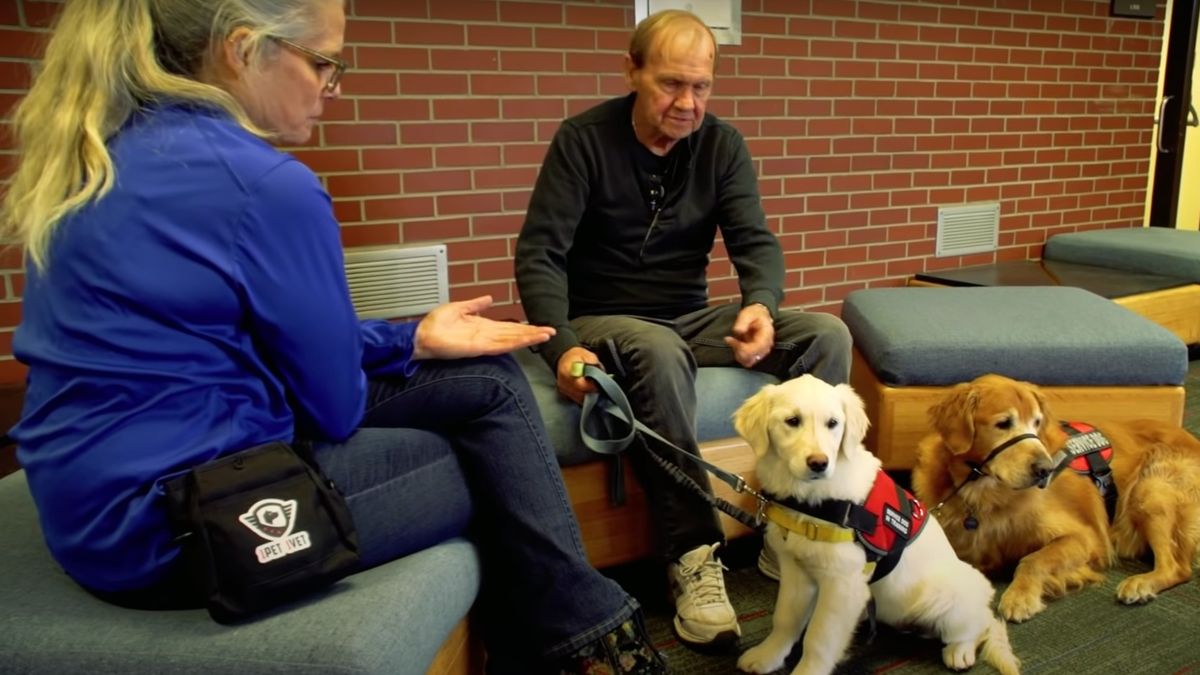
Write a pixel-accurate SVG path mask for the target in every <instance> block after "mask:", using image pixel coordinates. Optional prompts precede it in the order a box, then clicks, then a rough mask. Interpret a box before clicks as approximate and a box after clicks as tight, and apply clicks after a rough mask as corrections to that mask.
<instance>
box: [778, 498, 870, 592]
mask: <svg viewBox="0 0 1200 675" xmlns="http://www.w3.org/2000/svg"><path fill="white" fill-rule="evenodd" d="M764 515H765V516H766V517H767V520H769V521H771V522H772V523H775V524H776V525H778V526H780V527H782V528H783V529H784V530H785V531H786V532H791V533H795V534H798V535H800V536H801V537H804V538H805V539H811V540H812V541H823V542H828V543H831V544H836V543H840V542H846V541H854V540H855V538H856V535H855V533H854V530H853V529H851V528H849V527H841V526H840V525H834V524H833V523H830V522H829V521H827V520H820V519H819V518H812V517H810V516H808V515H806V514H803V513H800V512H798V511H793V510H791V509H789V508H785V507H783V506H780V505H779V504H776V503H775V502H771V503H769V504H767V507H766V510H765V512H764ZM784 538H785V539H786V538H787V534H786V533H785V534H784ZM874 572H875V562H873V561H872V562H868V563H867V564H866V565H865V566H863V574H865V575H866V576H867V577H868V578H870V576H871V574H873V573H874Z"/></svg>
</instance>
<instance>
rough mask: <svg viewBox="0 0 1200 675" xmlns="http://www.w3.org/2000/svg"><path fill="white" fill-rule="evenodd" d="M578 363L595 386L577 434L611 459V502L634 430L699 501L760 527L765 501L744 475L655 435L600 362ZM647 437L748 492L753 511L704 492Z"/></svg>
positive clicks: (618, 493)
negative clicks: (754, 511)
mask: <svg viewBox="0 0 1200 675" xmlns="http://www.w3.org/2000/svg"><path fill="white" fill-rule="evenodd" d="M578 365H582V366H583V370H582V372H581V373H580V375H582V376H583V377H586V378H588V379H589V380H591V381H592V382H594V383H595V384H596V389H597V390H596V391H595V392H593V393H589V394H588V395H587V396H585V397H584V399H583V410H582V411H581V413H580V415H579V435H580V436H581V437H582V439H583V443H584V445H586V446H587V447H588V448H590V449H591V450H592V451H593V452H597V453H600V454H602V455H610V456H612V457H614V458H615V459H616V464H615V467H614V473H615V475H614V476H613V477H612V479H613V481H614V482H613V483H611V495H610V496H611V497H612V499H613V503H616V504H620V503H623V502H624V498H625V492H624V488H623V484H624V483H623V474H622V472H621V471H622V469H621V464H620V457H621V453H622V452H623V451H625V449H626V448H628V447H629V446H630V445H631V444H632V443H633V441H634V438H636V437H637V435H638V433H639V432H640V433H641V434H642V439H641V444H642V447H644V448H645V449H646V452H648V453H649V454H650V457H651V458H652V459H653V460H654V463H655V464H657V465H658V466H659V467H660V468H661V469H662V470H663V471H665V472H667V474H668V475H669V476H671V478H672V479H674V480H675V481H676V482H677V483H679V484H680V485H683V486H684V487H686V488H688V489H689V490H691V491H693V492H695V493H696V494H697V495H699V496H700V497H702V498H703V499H704V501H706V502H708V504H709V505H711V506H712V507H714V508H716V509H718V510H719V511H721V512H722V513H725V514H727V515H729V516H730V517H731V518H733V519H735V520H737V521H738V522H740V523H742V524H743V525H745V526H747V527H749V528H751V529H753V530H761V529H762V528H763V516H762V514H763V509H764V508H765V507H766V504H767V498H766V497H764V496H763V495H762V494H760V493H759V492H757V491H755V490H754V489H753V488H751V487H750V485H749V484H748V483H746V479H744V478H742V477H741V476H739V475H737V474H735V473H731V472H729V471H726V470H725V469H722V468H721V467H719V466H717V465H715V464H713V463H711V462H709V461H707V460H705V459H704V458H703V457H700V456H699V455H697V454H695V453H692V452H689V451H687V450H684V449H683V448H680V447H679V446H677V445H675V444H674V443H672V442H670V441H668V440H667V439H665V438H663V437H662V436H660V435H659V434H658V433H657V432H655V431H654V430H653V429H651V428H649V427H647V426H646V425H644V424H642V423H641V422H639V421H638V419H637V418H636V417H634V415H633V408H632V406H631V405H630V404H629V399H628V398H626V397H625V392H623V391H621V387H620V386H619V385H618V384H617V382H616V380H614V379H613V378H612V376H610V375H609V374H608V373H606V372H604V370H602V369H601V368H598V367H596V366H593V365H590V364H578ZM578 365H577V366H576V367H578ZM647 439H653V440H655V441H657V442H658V443H660V444H662V445H663V446H664V447H665V448H667V449H668V450H674V451H675V452H677V453H679V455H680V456H683V457H687V458H688V459H690V460H692V461H694V462H696V463H697V464H699V465H700V466H702V467H704V468H705V469H706V470H707V471H708V472H709V473H711V474H713V475H714V476H716V477H717V478H719V479H720V480H721V481H722V482H724V483H726V484H727V485H729V487H731V488H733V491H734V492H737V493H739V494H741V493H747V494H750V495H752V496H753V497H754V498H755V499H756V500H757V501H758V511H757V513H756V514H753V515H751V514H750V513H747V512H746V511H745V510H743V509H742V508H740V507H738V506H737V505H736V504H732V503H730V502H728V501H727V500H725V499H722V498H720V497H717V496H715V495H712V494H709V492H708V491H707V490H705V489H704V488H702V487H700V485H699V484H697V483H696V481H694V480H692V478H691V477H690V476H688V475H687V474H685V473H684V472H683V470H681V469H680V468H679V467H678V466H676V465H675V464H673V463H672V462H670V461H669V460H668V459H666V458H665V457H663V456H662V455H660V454H659V453H657V452H655V451H654V450H653V449H652V448H651V447H650V445H651V444H650V443H648V442H647Z"/></svg>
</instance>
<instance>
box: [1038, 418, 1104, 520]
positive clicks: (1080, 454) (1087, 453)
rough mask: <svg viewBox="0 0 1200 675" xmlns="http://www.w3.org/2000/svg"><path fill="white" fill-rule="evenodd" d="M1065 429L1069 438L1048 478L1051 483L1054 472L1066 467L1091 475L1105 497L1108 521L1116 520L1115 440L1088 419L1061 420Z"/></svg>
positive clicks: (1101, 494) (1054, 461) (1057, 455)
mask: <svg viewBox="0 0 1200 675" xmlns="http://www.w3.org/2000/svg"><path fill="white" fill-rule="evenodd" d="M1060 424H1061V426H1062V429H1063V431H1065V432H1066V434H1067V442H1066V444H1064V445H1063V448H1062V450H1059V451H1058V452H1057V453H1055V454H1054V457H1053V458H1051V459H1052V462H1053V464H1054V470H1053V471H1052V472H1051V474H1050V476H1049V477H1048V478H1047V479H1046V483H1047V484H1048V483H1049V481H1050V480H1051V479H1053V478H1054V476H1057V475H1058V474H1059V473H1061V472H1062V471H1063V470H1064V469H1067V468H1070V469H1071V470H1072V471H1074V472H1075V473H1078V474H1080V475H1084V476H1087V477H1088V478H1090V479H1091V481H1092V483H1093V484H1094V485H1095V486H1096V489H1097V490H1099V491H1100V496H1101V497H1102V498H1103V499H1104V510H1105V511H1107V512H1108V522H1109V523H1111V522H1113V518H1114V517H1115V516H1116V513H1117V484H1116V482H1115V481H1114V480H1113V474H1112V466H1111V462H1112V458H1113V454H1114V451H1113V447H1112V441H1110V440H1108V437H1107V436H1105V435H1104V434H1103V433H1102V432H1101V431H1100V430H1099V429H1097V428H1096V427H1093V426H1092V425H1090V424H1087V423H1085V422H1061V423H1060Z"/></svg>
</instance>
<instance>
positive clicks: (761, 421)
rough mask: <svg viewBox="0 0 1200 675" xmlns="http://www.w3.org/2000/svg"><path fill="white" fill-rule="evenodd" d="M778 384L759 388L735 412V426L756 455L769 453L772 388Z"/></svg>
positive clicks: (760, 455)
mask: <svg viewBox="0 0 1200 675" xmlns="http://www.w3.org/2000/svg"><path fill="white" fill-rule="evenodd" d="M776 386H777V385H774V384H768V385H766V386H764V387H763V388H762V389H759V390H758V393H757V394H755V395H753V396H751V397H750V398H748V399H746V400H745V402H743V403H742V405H741V407H739V408H738V409H737V410H735V411H734V412H733V428H734V430H736V431H737V432H738V435H739V436H741V437H742V438H743V439H745V440H746V442H747V443H749V444H750V449H751V450H753V451H754V456H755V457H762V456H763V455H765V454H767V449H768V446H769V445H770V438H769V436H768V434H767V421H768V418H769V413H770V412H771V390H772V389H774V388H775V387H776Z"/></svg>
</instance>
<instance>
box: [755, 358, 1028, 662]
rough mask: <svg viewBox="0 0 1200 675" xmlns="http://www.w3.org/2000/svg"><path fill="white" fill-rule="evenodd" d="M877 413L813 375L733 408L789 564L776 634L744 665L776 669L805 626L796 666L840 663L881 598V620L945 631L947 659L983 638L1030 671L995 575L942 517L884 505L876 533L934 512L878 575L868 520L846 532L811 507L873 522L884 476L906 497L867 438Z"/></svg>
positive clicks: (1000, 655) (991, 655)
mask: <svg viewBox="0 0 1200 675" xmlns="http://www.w3.org/2000/svg"><path fill="white" fill-rule="evenodd" d="M867 424H868V421H867V415H866V412H865V410H864V408H863V402H862V399H860V398H859V397H858V395H857V394H856V393H854V390H853V389H851V388H850V387H849V386H848V385H844V384H841V385H837V386H832V385H830V384H828V383H826V382H823V381H822V380H820V379H817V378H815V377H813V376H811V375H804V376H802V377H799V378H796V379H794V380H789V381H787V382H784V383H783V384H779V385H769V386H767V387H764V388H763V389H762V390H761V391H760V392H759V393H757V394H755V395H754V396H752V397H750V398H749V399H747V400H746V402H745V403H744V404H742V406H741V407H740V408H739V409H738V410H737V411H736V412H735V413H734V426H735V428H736V429H737V432H738V434H740V435H741V436H742V437H743V438H744V439H745V440H746V441H747V442H748V443H749V444H750V447H751V448H753V450H754V453H755V455H756V456H757V464H756V467H755V473H756V475H757V476H758V479H759V481H760V484H761V486H762V488H763V490H764V491H765V492H766V493H768V494H769V495H770V496H771V498H772V500H773V501H772V503H771V504H770V506H768V518H769V522H768V524H767V533H766V543H767V545H768V546H770V547H771V548H772V549H774V551H775V553H776V555H777V556H778V558H779V567H780V580H779V595H778V597H777V598H776V601H775V614H774V622H773V625H772V627H771V633H770V635H768V636H767V638H766V639H765V640H764V641H763V642H762V643H761V644H759V645H758V646H756V647H754V648H753V649H750V650H749V651H747V652H746V653H745V654H743V655H742V656H741V658H740V659H739V660H738V668H740V669H741V670H743V671H747V672H751V673H769V672H772V671H774V670H777V669H778V668H779V667H780V666H782V665H783V662H784V659H785V658H786V657H787V655H788V653H789V652H790V651H791V649H792V646H793V645H794V644H795V643H796V641H797V640H798V639H799V638H800V634H801V633H804V653H803V656H802V657H801V659H800V663H799V664H798V665H797V666H796V668H795V670H793V671H792V675H798V674H809V675H815V674H817V673H830V672H832V671H833V669H834V667H835V666H836V665H837V663H838V661H840V660H841V659H842V657H843V656H844V654H845V651H846V649H847V647H848V646H849V644H850V641H851V638H852V637H853V635H854V630H855V627H856V626H857V625H858V623H859V621H860V620H862V618H863V615H864V611H865V610H866V609H867V605H868V601H869V600H871V599H872V598H874V601H875V612H876V617H877V619H878V620H879V621H882V622H883V623H886V624H888V625H891V626H895V627H898V628H901V629H912V630H917V631H922V632H924V633H926V634H929V635H931V636H936V637H938V638H940V639H941V641H942V642H943V643H944V645H945V647H944V648H943V649H942V660H943V661H944V662H945V664H946V666H947V667H949V668H953V669H955V670H963V669H966V668H970V667H971V666H972V665H974V663H975V654H976V649H977V648H978V647H979V646H980V645H981V644H982V645H983V657H984V659H985V660H986V661H987V662H988V663H990V664H992V665H993V666H994V667H995V668H996V669H997V670H999V671H1000V672H1001V673H1005V674H1009V673H1017V672H1019V662H1018V661H1017V659H1016V657H1015V656H1014V655H1013V653H1012V648H1011V646H1010V645H1009V641H1008V633H1007V629H1006V627H1005V624H1004V622H1003V621H1001V620H1000V619H999V618H998V617H997V616H995V614H993V612H992V610H991V601H992V596H993V594H994V592H995V591H994V590H993V589H992V586H991V584H990V583H989V582H988V580H987V579H986V578H985V577H984V576H983V575H982V574H981V573H980V572H979V571H978V570H976V569H974V568H972V567H971V566H970V565H967V564H966V563H964V562H962V561H960V560H959V559H958V558H957V557H955V555H954V550H953V549H951V548H950V543H949V542H948V541H947V540H946V536H945V535H944V534H943V533H942V529H941V527H939V526H938V523H937V521H936V520H935V519H934V518H933V517H932V516H927V514H926V513H925V512H924V510H923V507H922V506H921V505H920V504H919V503H915V504H914V503H912V502H907V503H908V505H909V508H910V509H911V511H910V512H908V513H901V512H899V511H897V510H895V509H892V511H891V512H890V513H888V512H887V511H888V509H889V508H890V507H884V508H881V509H876V510H878V511H882V512H884V515H883V517H882V519H880V520H879V523H880V524H879V526H878V529H879V531H878V532H876V534H885V532H884V528H887V527H890V526H896V527H897V528H898V529H897V532H899V531H903V530H907V529H908V527H909V525H910V523H915V522H917V521H918V520H920V519H921V518H924V519H925V520H924V526H923V529H918V528H916V527H914V528H913V529H918V531H917V533H916V534H915V538H913V539H912V540H911V541H910V542H909V543H908V546H907V548H905V549H904V553H903V555H900V556H899V562H898V563H896V565H895V567H894V568H893V569H892V570H891V572H890V573H887V574H886V576H883V577H882V578H880V579H878V580H877V581H874V582H872V581H871V575H872V572H873V569H872V568H873V567H874V566H875V565H874V564H871V565H869V564H868V548H867V545H866V544H863V543H861V542H862V541H863V539H862V538H860V537H859V535H860V534H861V533H862V530H854V532H858V533H859V534H854V532H851V534H850V535H846V532H847V531H849V530H848V529H847V528H845V527H841V526H840V525H838V524H835V523H833V522H830V521H828V520H822V519H820V518H816V517H814V516H812V515H811V513H812V512H813V511H814V510H815V511H818V512H821V513H825V512H824V511H821V509H829V508H830V507H833V510H835V511H842V512H845V513H846V514H847V518H848V519H849V520H843V522H850V521H854V523H855V525H856V527H866V528H867V529H869V527H873V526H874V525H875V523H874V521H872V522H871V524H870V526H867V525H866V524H865V523H863V521H862V520H859V519H858V518H857V515H855V514H861V513H862V511H861V510H860V509H859V508H857V507H863V505H864V504H866V503H867V502H868V497H869V494H870V493H872V488H873V486H874V485H875V484H876V482H877V479H881V484H885V485H887V486H889V489H890V491H891V496H892V497H893V498H897V495H896V489H895V487H894V484H893V483H891V480H890V479H889V478H887V477H886V474H884V473H883V472H882V471H881V469H880V463H879V459H878V458H876V457H875V456H874V455H872V454H871V453H870V452H868V451H867V449H866V448H865V447H863V443H862V441H863V437H864V435H865V434H866V431H867ZM871 499H872V500H873V499H874V497H873V496H872V497H871ZM793 507H794V508H793ZM863 508H865V507H863ZM797 509H798V510H797ZM875 515H876V516H878V515H880V514H878V513H877V514H875ZM910 515H911V521H910V520H909V519H908V516H910ZM781 523H782V524H781ZM889 524H890V525H889ZM888 534H890V533H888ZM907 534H912V532H911V531H909V532H907ZM810 537H812V538H810ZM899 539H906V537H899ZM873 541H877V540H873ZM883 563H884V561H883V560H880V562H879V563H877V564H879V565H883ZM805 628H807V632H806V631H805Z"/></svg>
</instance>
